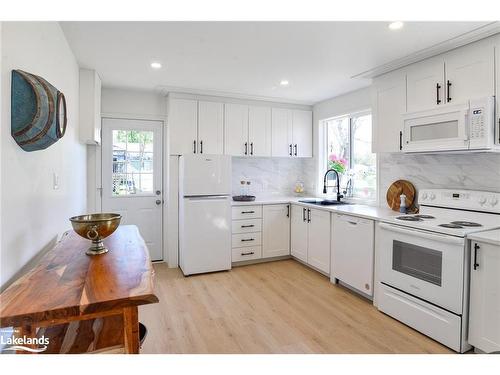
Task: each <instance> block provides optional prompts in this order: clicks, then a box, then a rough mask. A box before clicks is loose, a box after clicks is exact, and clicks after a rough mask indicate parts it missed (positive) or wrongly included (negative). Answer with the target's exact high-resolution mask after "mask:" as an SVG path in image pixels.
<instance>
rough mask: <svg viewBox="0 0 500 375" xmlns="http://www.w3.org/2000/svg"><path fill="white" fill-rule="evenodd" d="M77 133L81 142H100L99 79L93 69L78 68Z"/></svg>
mask: <svg viewBox="0 0 500 375" xmlns="http://www.w3.org/2000/svg"><path fill="white" fill-rule="evenodd" d="M79 133H80V140H81V142H83V143H87V144H94V145H95V144H97V145H98V144H100V143H101V79H100V78H99V75H98V74H97V72H96V71H95V70H90V69H80V95H79Z"/></svg>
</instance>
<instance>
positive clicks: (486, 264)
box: [469, 243, 500, 353]
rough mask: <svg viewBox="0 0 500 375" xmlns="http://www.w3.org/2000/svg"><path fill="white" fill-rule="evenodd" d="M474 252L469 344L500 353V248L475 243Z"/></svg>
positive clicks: (472, 257)
mask: <svg viewBox="0 0 500 375" xmlns="http://www.w3.org/2000/svg"><path fill="white" fill-rule="evenodd" d="M475 246H479V247H478V248H477V250H476V249H475ZM471 251H472V256H471V271H470V274H471V279H470V307H469V343H470V344H471V345H473V346H475V347H477V348H479V349H481V350H482V351H484V352H487V353H491V352H494V351H499V350H500V272H498V270H500V247H499V246H493V245H490V244H483V243H472V250H471ZM474 263H476V264H477V265H476V267H475V268H476V269H474Z"/></svg>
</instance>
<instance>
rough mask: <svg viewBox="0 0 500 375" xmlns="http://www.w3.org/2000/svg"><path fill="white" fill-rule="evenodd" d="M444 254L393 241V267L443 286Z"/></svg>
mask: <svg viewBox="0 0 500 375" xmlns="http://www.w3.org/2000/svg"><path fill="white" fill-rule="evenodd" d="M442 257H443V254H442V253H441V252H440V251H436V250H432V249H428V248H425V247H421V246H416V245H412V244H408V243H405V242H401V241H393V244H392V269H393V270H395V271H398V272H401V273H404V274H406V275H409V276H413V277H416V278H417V279H420V280H423V281H427V282H429V283H432V284H435V285H439V286H441V279H442V273H443V259H442Z"/></svg>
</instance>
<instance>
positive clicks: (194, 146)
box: [193, 139, 196, 154]
mask: <svg viewBox="0 0 500 375" xmlns="http://www.w3.org/2000/svg"><path fill="white" fill-rule="evenodd" d="M193 154H196V139H195V140H194V141H193Z"/></svg>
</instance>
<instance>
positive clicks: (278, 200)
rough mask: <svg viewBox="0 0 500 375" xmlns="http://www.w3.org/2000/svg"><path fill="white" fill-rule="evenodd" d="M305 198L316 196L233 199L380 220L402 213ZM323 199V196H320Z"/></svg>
mask: <svg viewBox="0 0 500 375" xmlns="http://www.w3.org/2000/svg"><path fill="white" fill-rule="evenodd" d="M304 199H315V198H314V197H280V196H274V197H273V196H271V197H257V199H255V201H253V202H235V201H232V202H231V205H232V206H251V205H260V204H262V205H267V204H287V203H293V204H298V205H301V206H305V207H310V208H315V209H318V210H323V211H330V212H335V213H339V214H346V215H352V216H357V217H362V218H365V219H372V220H378V221H385V220H389V219H391V218H394V217H395V216H400V215H401V213H399V212H396V211H392V210H391V209H390V208H387V207H378V206H369V205H366V204H357V203H353V204H346V205H340V206H322V205H316V204H310V203H302V202H299V200H304ZM318 199H321V198H318Z"/></svg>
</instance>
